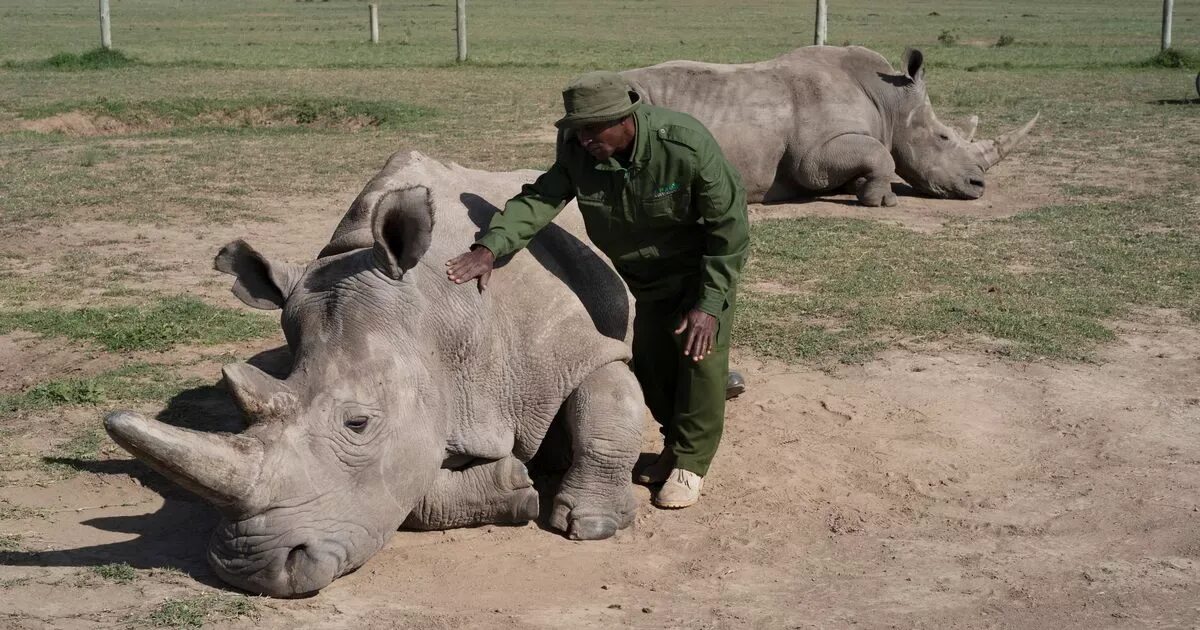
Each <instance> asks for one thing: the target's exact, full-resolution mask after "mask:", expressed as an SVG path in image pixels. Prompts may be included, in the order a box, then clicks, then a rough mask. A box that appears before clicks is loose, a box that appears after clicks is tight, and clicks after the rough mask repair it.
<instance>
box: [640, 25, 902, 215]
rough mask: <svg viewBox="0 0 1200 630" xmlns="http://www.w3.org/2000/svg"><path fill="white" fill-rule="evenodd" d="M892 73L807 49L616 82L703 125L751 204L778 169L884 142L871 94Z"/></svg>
mask: <svg viewBox="0 0 1200 630" xmlns="http://www.w3.org/2000/svg"><path fill="white" fill-rule="evenodd" d="M891 72H892V69H891V66H890V65H889V64H888V63H887V60H886V59H884V58H883V57H882V56H880V55H878V54H877V53H875V52H873V51H870V50H868V49H865V48H859V47H848V48H838V47H829V46H809V47H805V48H799V49H796V50H794V51H792V52H789V53H787V54H784V55H781V56H779V57H776V58H774V59H771V60H768V61H762V62H757V63H746V64H713V63H702V62H696V61H670V62H667V63H662V64H658V65H655V66H650V67H647V68H640V69H636V70H628V71H626V72H624V73H622V74H623V76H625V78H626V80H628V81H629V82H630V85H631V86H633V88H634V89H635V90H636V91H637V92H638V93H639V95H641V96H642V97H643V98H645V99H646V100H647V102H650V103H652V104H654V105H658V106H660V107H666V108H668V109H674V110H678V111H682V112H686V113H688V114H691V115H692V116H694V117H696V119H697V120H699V121H700V122H702V123H704V125H705V126H706V127H708V128H709V130H710V131H711V132H712V133H713V136H714V137H715V138H716V139H717V142H718V144H720V146H721V149H722V151H723V152H724V153H725V155H726V157H727V158H728V159H729V161H730V162H731V163H732V164H733V165H734V166H735V167H736V168H737V169H738V170H739V172H741V174H742V179H743V182H744V184H745V185H746V190H747V194H748V196H749V198H750V199H751V200H752V201H753V200H758V199H761V198H762V197H763V196H764V194H766V192H767V191H768V189H770V188H771V186H772V185H773V184H775V183H776V179H777V176H778V175H779V173H778V169H781V168H784V169H786V168H788V166H789V165H790V164H792V163H795V162H797V161H799V160H802V159H803V158H804V156H805V155H806V154H807V153H809V152H810V151H811V150H812V149H814V148H816V147H819V146H821V145H822V144H824V143H825V142H827V141H829V140H830V139H832V138H834V137H837V136H839V135H842V134H846V133H863V134H868V135H872V136H874V137H876V138H879V139H881V140H883V138H882V136H883V135H884V133H885V125H884V121H883V120H882V119H881V116H880V107H879V103H878V99H877V98H876V94H875V92H876V91H877V88H878V86H880V85H882V83H881V82H880V79H879V75H880V74H890V73H891Z"/></svg>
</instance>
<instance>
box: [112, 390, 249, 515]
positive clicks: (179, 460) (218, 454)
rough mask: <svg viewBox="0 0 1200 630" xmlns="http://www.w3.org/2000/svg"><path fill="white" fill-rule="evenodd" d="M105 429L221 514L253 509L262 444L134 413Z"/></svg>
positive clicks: (115, 416)
mask: <svg viewBox="0 0 1200 630" xmlns="http://www.w3.org/2000/svg"><path fill="white" fill-rule="evenodd" d="M104 428H105V429H106V430H107V431H108V434H109V435H110V436H111V437H112V439H113V441H115V442H116V443H117V444H119V445H121V447H122V448H124V449H125V450H127V451H129V452H130V453H132V454H133V455H134V456H136V457H137V458H138V459H139V460H141V461H142V462H143V463H145V464H146V465H148V466H150V467H151V468H153V469H154V470H156V471H158V472H159V473H161V474H162V475H163V476H165V477H166V478H168V479H170V480H171V481H174V482H175V483H177V484H179V485H181V486H183V487H184V488H186V489H188V490H190V491H192V492H194V493H196V494H197V495H199V496H200V497H202V498H204V499H206V500H208V501H209V502H211V503H212V504H213V505H215V506H216V507H217V508H218V509H220V510H222V511H226V512H233V513H238V512H240V511H242V508H245V509H252V508H249V506H248V504H249V498H250V495H251V490H252V489H253V487H254V485H255V482H256V481H257V480H258V476H259V473H260V472H261V471H262V460H263V445H262V442H260V441H259V440H256V439H254V438H250V437H246V436H243V435H232V434H228V433H204V432H200V431H192V430H190V429H181V428H179V427H173V426H171V425H168V424H163V423H162V422H159V421H157V420H150V419H147V418H144V417H142V416H140V415H138V414H136V413H133V412H131V411H116V412H113V413H111V414H109V415H108V417H107V418H105V419H104Z"/></svg>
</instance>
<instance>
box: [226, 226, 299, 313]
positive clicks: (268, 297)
mask: <svg viewBox="0 0 1200 630" xmlns="http://www.w3.org/2000/svg"><path fill="white" fill-rule="evenodd" d="M213 267H214V268H215V269H216V270H217V271H221V272H224V273H227V274H231V275H234V276H237V281H235V282H234V283H233V294H234V295H236V296H238V299H240V300H241V301H243V302H245V303H246V304H247V305H249V306H253V307H254V308H261V309H263V310H266V311H269V310H273V309H277V308H283V304H284V302H287V298H288V296H289V295H291V293H292V290H293V289H294V288H295V287H296V283H297V282H299V281H300V276H302V275H304V268H303V267H301V266H300V265H293V264H290V263H273V262H271V261H269V260H267V258H266V257H265V256H263V255H262V254H260V253H258V251H257V250H255V249H254V248H253V247H250V245H249V244H247V243H246V241H243V240H241V239H238V240H236V241H234V242H232V243H230V244H228V245H226V246H225V247H222V248H221V251H219V252H217V257H216V258H215V259H214V260H213Z"/></svg>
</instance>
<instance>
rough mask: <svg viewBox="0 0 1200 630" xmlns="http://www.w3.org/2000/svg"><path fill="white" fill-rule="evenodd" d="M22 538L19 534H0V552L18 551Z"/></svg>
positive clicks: (20, 547)
mask: <svg viewBox="0 0 1200 630" xmlns="http://www.w3.org/2000/svg"><path fill="white" fill-rule="evenodd" d="M21 539H22V536H21V535H20V534H0V552H3V551H20V550H21V549H22V545H21Z"/></svg>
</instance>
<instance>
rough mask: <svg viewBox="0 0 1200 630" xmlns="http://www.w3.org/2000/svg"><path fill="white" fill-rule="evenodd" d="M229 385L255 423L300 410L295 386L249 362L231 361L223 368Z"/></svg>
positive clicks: (242, 407)
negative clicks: (293, 387)
mask: <svg viewBox="0 0 1200 630" xmlns="http://www.w3.org/2000/svg"><path fill="white" fill-rule="evenodd" d="M221 374H222V375H223V376H224V377H225V385H226V387H228V388H229V392H230V393H231V394H233V399H234V401H236V402H237V405H238V407H240V408H241V410H242V412H243V413H245V414H246V417H247V418H248V419H249V420H250V422H251V423H256V422H263V421H268V420H275V419H282V418H286V417H288V416H290V415H292V414H293V413H295V411H296V406H297V398H296V395H295V393H293V392H292V388H291V387H288V384H287V383H286V382H284V381H281V380H279V379H277V378H275V377H274V376H271V375H270V374H267V373H266V372H263V371H262V370H260V369H258V368H256V367H254V366H253V365H250V364H249V363H230V364H229V365H226V366H225V367H223V368H221Z"/></svg>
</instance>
